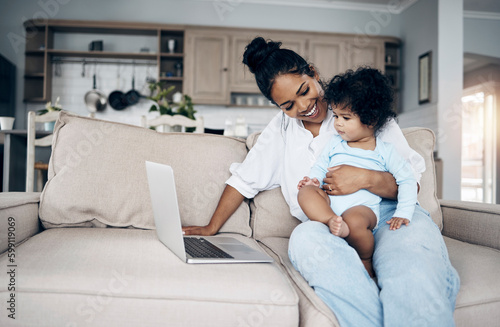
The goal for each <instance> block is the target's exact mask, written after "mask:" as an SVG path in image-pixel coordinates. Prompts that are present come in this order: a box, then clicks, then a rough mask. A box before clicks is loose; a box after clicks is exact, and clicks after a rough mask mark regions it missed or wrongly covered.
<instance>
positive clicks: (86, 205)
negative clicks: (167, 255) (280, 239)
mask: <svg viewBox="0 0 500 327" xmlns="http://www.w3.org/2000/svg"><path fill="white" fill-rule="evenodd" d="M246 154H247V150H246V147H245V143H244V142H243V141H240V140H238V139H234V138H228V137H223V136H217V135H209V134H191V133H168V134H163V133H157V132H155V131H152V130H149V129H146V128H142V127H137V126H131V125H125V124H119V123H112V122H107V121H101V120H96V119H91V118H87V117H79V116H75V115H71V114H68V113H65V112H62V113H61V115H60V117H59V120H58V121H57V124H56V127H55V130H54V140H53V144H52V156H51V159H50V163H49V172H48V173H49V180H48V182H47V184H46V186H45V188H44V190H43V192H42V196H41V203H40V219H41V220H42V223H43V224H44V226H45V227H46V228H50V227H64V226H87V227H90V226H94V227H96V226H97V227H104V226H115V227H136V228H146V229H152V228H154V227H155V224H154V220H153V211H152V208H151V200H150V196H149V188H148V184H147V178H146V168H145V163H144V162H145V160H149V161H153V162H159V163H165V164H169V165H171V166H172V167H173V170H174V175H175V179H176V187H177V196H178V199H179V207H180V214H181V218H182V223H183V225H206V224H208V222H209V221H210V218H211V215H212V213H213V212H214V210H215V207H216V206H217V203H218V200H219V197H220V195H221V194H222V191H223V189H224V187H225V181H226V179H227V178H229V176H230V173H229V166H230V165H231V163H233V162H241V161H243V159H244V158H245V156H246ZM249 217H250V212H249V206H248V204H247V203H246V202H244V203H242V204H241V205H240V207H239V208H238V209H237V210H236V212H235V213H234V214H233V216H232V217H231V218H230V219H229V220H228V222H227V223H226V224H225V225H224V226H223V228H222V229H221V232H235V233H240V234H243V235H247V236H249V235H250V234H251V230H250V226H249Z"/></svg>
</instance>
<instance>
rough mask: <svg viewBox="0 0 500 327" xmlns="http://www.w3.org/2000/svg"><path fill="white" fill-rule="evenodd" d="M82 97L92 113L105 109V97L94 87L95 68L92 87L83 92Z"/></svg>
mask: <svg viewBox="0 0 500 327" xmlns="http://www.w3.org/2000/svg"><path fill="white" fill-rule="evenodd" d="M84 99H85V104H86V105H87V109H88V110H89V111H90V112H92V113H94V112H96V111H103V110H104V109H106V104H107V97H106V95H105V94H104V93H102V92H101V91H99V90H97V87H96V70H94V76H93V88H92V90H90V91H88V92H87V93H86V94H85V98H84Z"/></svg>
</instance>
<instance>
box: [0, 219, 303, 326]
mask: <svg viewBox="0 0 500 327" xmlns="http://www.w3.org/2000/svg"><path fill="white" fill-rule="evenodd" d="M234 236H235V237H237V238H238V239H240V240H241V241H243V242H244V243H246V244H248V245H249V246H251V247H253V248H259V246H258V245H257V244H256V242H255V241H254V240H252V239H249V238H246V237H243V236H240V235H234ZM16 258H18V261H19V263H21V262H22V264H19V265H18V267H17V268H16V269H17V277H16V278H17V280H16V283H17V284H16V286H17V287H16V299H17V301H18V302H17V308H18V310H19V311H24V312H23V313H19V316H18V317H17V318H18V319H19V320H20V321H19V322H20V323H21V325H23V326H35V325H36V326H76V325H78V326H83V325H89V326H90V325H92V326H146V325H147V326H181V325H182V326H217V327H220V326H231V327H234V326H247V325H250V326H253V325H256V324H261V325H263V326H297V325H298V315H299V314H298V298H297V295H296V293H295V291H294V290H293V287H292V286H291V285H290V282H289V281H288V280H287V278H286V276H284V275H282V274H281V271H280V269H279V268H278V266H277V265H276V264H275V263H273V264H208V265H192V264H186V263H184V262H182V261H180V260H179V259H178V258H177V257H176V256H175V255H174V254H173V253H172V252H170V250H168V249H167V248H166V247H165V246H164V245H163V244H162V243H161V242H160V241H159V240H158V239H157V237H156V234H155V232H154V231H150V230H137V229H118V228H56V229H49V230H46V231H44V232H42V233H40V234H38V235H36V236H34V237H32V238H31V239H29V240H28V241H27V242H25V243H24V244H22V245H21V246H20V247H19V248H17V249H16ZM0 262H1V265H2V267H7V257H6V256H5V255H4V256H2V257H0ZM0 280H1V286H0V287H1V288H0V289H1V293H3V294H2V295H1V298H2V299H6V298H7V296H6V288H7V285H8V281H7V274H5V273H3V274H2V275H1V277H0ZM5 318H6V315H5V314H4V315H1V318H0V325H2V326H5V324H3V323H2V320H3V319H5ZM3 321H4V322H5V320H3Z"/></svg>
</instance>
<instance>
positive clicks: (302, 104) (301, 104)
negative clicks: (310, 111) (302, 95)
mask: <svg viewBox="0 0 500 327" xmlns="http://www.w3.org/2000/svg"><path fill="white" fill-rule="evenodd" d="M296 105H297V108H298V110H299V112H300V113H304V112H306V111H307V108H308V104H307V101H297V102H296Z"/></svg>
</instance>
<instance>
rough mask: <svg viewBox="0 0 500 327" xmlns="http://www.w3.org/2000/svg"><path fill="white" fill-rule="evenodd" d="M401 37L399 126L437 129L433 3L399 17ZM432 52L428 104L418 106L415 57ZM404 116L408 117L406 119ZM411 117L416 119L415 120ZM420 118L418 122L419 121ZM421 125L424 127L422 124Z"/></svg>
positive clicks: (419, 5)
mask: <svg viewBox="0 0 500 327" xmlns="http://www.w3.org/2000/svg"><path fill="white" fill-rule="evenodd" d="M401 21H402V22H404V24H401V38H402V39H403V43H404V45H403V85H402V89H403V114H402V115H400V123H401V124H402V125H403V126H405V127H406V126H426V127H429V128H432V129H435V128H437V121H436V118H435V116H434V118H432V117H431V116H432V112H433V111H434V112H435V107H436V103H437V65H436V60H435V58H436V56H437V47H438V35H437V29H438V9H437V1H435V0H420V1H418V2H417V3H416V4H415V5H413V6H412V7H410V8H408V9H407V10H406V11H404V12H403V13H402V14H401ZM428 51H432V57H433V64H432V80H431V86H432V91H431V93H432V95H431V102H430V103H429V104H425V105H419V104H418V57H419V56H420V55H422V54H424V53H426V52H428ZM420 110H425V111H426V115H417V114H415V113H413V111H420ZM406 116H408V117H411V119H407V118H406ZM415 118H416V119H418V120H417V121H415ZM419 118H420V119H419ZM424 124H425V125H424Z"/></svg>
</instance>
